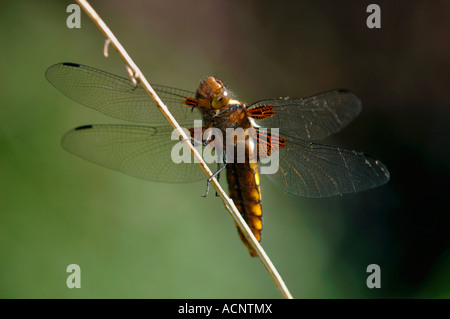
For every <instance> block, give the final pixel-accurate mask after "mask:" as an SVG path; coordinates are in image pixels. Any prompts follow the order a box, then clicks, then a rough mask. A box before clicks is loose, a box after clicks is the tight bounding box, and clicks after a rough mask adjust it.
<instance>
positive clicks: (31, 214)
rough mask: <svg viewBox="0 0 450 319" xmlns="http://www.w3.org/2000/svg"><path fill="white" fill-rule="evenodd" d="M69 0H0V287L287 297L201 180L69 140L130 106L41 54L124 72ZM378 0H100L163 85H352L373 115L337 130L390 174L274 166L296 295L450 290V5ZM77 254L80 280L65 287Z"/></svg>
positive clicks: (288, 275) (342, 142)
mask: <svg viewBox="0 0 450 319" xmlns="http://www.w3.org/2000/svg"><path fill="white" fill-rule="evenodd" d="M69 3H70V1H46V2H40V3H39V4H38V3H36V2H34V1H25V0H23V1H14V2H13V1H4V2H2V3H1V4H0V43H1V44H0V47H1V50H0V61H1V69H2V77H1V78H0V194H1V195H0V297H2V298H278V297H279V296H280V295H279V293H278V291H277V290H276V288H275V287H274V285H273V283H272V282H271V280H270V278H269V277H268V276H267V274H266V273H265V270H264V268H263V267H262V265H261V263H260V262H259V261H258V260H257V259H251V258H250V257H249V256H248V253H247V251H246V249H245V247H244V246H243V245H242V243H241V242H240V240H239V238H238V236H237V232H236V229H235V226H234V224H233V221H232V219H231V217H229V216H228V214H227V213H226V211H225V210H224V209H223V207H222V206H221V201H220V200H219V199H218V198H215V197H214V196H209V197H208V198H206V199H203V198H201V197H200V195H201V194H203V192H204V182H199V183H194V184H158V183H153V182H146V181H141V180H138V179H134V178H132V177H129V176H126V175H123V174H120V173H117V172H115V171H111V170H108V169H105V168H102V167H99V166H96V165H94V164H91V163H89V162H86V161H83V160H81V159H79V158H77V157H75V156H72V155H71V154H69V153H66V152H65V151H64V150H63V149H62V148H61V146H60V139H61V137H62V135H63V134H64V133H65V132H66V131H67V130H69V129H71V128H73V127H76V126H79V125H83V124H94V123H116V122H117V121H116V120H114V119H110V118H108V117H106V116H104V115H101V114H99V113H96V112H95V111H92V110H90V109H87V108H85V107H83V106H80V105H78V104H76V103H75V102H73V101H71V100H69V99H68V98H66V97H65V96H63V95H62V94H60V93H59V92H58V91H57V90H55V89H54V88H53V87H52V86H51V85H50V84H49V83H47V82H46V80H45V77H44V73H45V70H46V68H47V67H49V66H50V65H52V64H54V63H57V62H66V61H67V62H69V61H70V62H78V63H82V64H87V65H90V66H93V67H97V68H100V69H104V70H107V71H109V72H111V73H116V74H121V75H123V76H125V74H126V73H125V70H124V67H123V63H122V61H121V60H120V59H119V58H118V57H117V55H116V54H115V52H113V51H112V50H111V51H110V55H111V57H110V58H108V59H105V58H104V57H103V55H102V54H103V53H102V52H103V41H104V39H103V36H102V35H101V33H100V32H99V31H98V30H97V29H96V28H95V27H94V25H93V23H92V22H91V21H90V20H89V19H88V18H87V17H86V16H85V15H84V13H82V28H81V29H68V28H67V27H66V24H65V23H66V18H67V16H68V13H66V7H67V5H68V4H69ZM370 3H373V1H314V2H313V1H309V2H306V1H283V2H281V1H278V2H275V1H211V0H210V1H203V0H202V1H200V0H198V1H178V0H177V1H137V0H136V1H91V4H92V5H93V7H94V8H95V9H96V10H97V11H98V13H99V14H100V15H101V16H102V18H103V19H104V20H105V22H106V23H107V24H108V25H109V26H110V28H111V29H112V31H113V32H115V34H116V36H117V37H118V39H119V40H120V41H121V42H122V44H123V45H124V46H125V48H126V49H127V50H128V52H129V53H130V55H131V56H132V58H133V59H134V60H135V62H136V63H137V64H138V65H139V66H140V68H141V70H142V71H144V73H145V75H146V77H147V79H149V81H150V82H152V83H158V84H162V85H168V86H172V87H179V88H182V89H186V90H191V91H195V90H196V88H197V86H198V83H199V81H200V80H202V79H204V78H205V77H206V76H208V75H215V76H217V77H219V78H220V79H222V80H223V81H224V82H225V83H226V84H227V86H228V87H229V88H230V89H231V90H232V91H233V92H234V93H235V95H236V96H237V97H238V98H239V99H241V100H244V101H246V102H249V103H251V102H253V101H256V100H260V99H264V98H272V97H279V96H290V97H304V96H310V95H313V94H316V93H319V92H323V91H327V90H330V89H334V88H347V89H350V90H352V91H353V92H355V93H356V94H357V96H358V97H359V98H360V99H361V100H362V102H363V111H362V113H361V115H360V116H359V117H358V118H357V119H356V120H355V121H354V122H353V123H351V124H350V125H349V126H348V127H347V128H345V129H344V130H343V131H342V132H341V133H339V134H337V135H335V136H333V137H331V138H329V139H327V140H326V141H324V142H325V143H328V144H333V145H339V146H343V147H347V148H352V149H357V150H363V151H366V152H368V153H371V154H374V155H376V156H377V157H379V158H380V159H381V160H382V161H383V163H384V164H385V165H386V166H387V167H388V168H389V171H390V173H391V180H390V182H389V183H388V184H386V185H384V186H382V187H379V188H376V189H373V190H370V191H366V192H362V193H358V194H352V195H345V196H342V197H334V198H327V199H305V198H300V197H295V196H292V195H288V194H284V193H283V192H282V191H280V190H279V189H277V188H276V187H275V186H274V185H272V184H271V182H270V181H269V180H268V179H266V178H263V180H262V185H261V187H262V195H263V209H264V222H265V228H264V238H263V242H262V244H263V247H264V248H265V249H266V251H267V253H268V254H269V256H270V257H271V259H272V261H273V262H274V264H275V265H276V266H277V268H278V270H279V272H280V274H281V275H282V277H283V279H284V280H285V282H286V284H287V286H288V287H289V289H290V290H291V293H292V294H293V296H294V297H296V298H448V297H449V296H450V288H449V287H450V275H449V269H450V250H449V247H450V240H449V239H450V236H449V224H450V214H449V213H450V209H449V208H450V205H449V199H448V197H449V195H450V181H449V180H450V148H449V146H450V145H449V141H450V128H449V127H450V90H449V84H450V77H449V74H450V41H449V40H448V38H449V37H448V35H449V31H450V2H448V1H433V2H431V1H415V2H413V3H412V2H410V1H377V2H375V3H377V4H378V5H379V6H380V7H381V29H369V28H367V26H366V19H367V17H368V15H369V13H367V12H366V8H367V6H368V5H369V4H370ZM223 184H224V186H225V187H226V182H224V183H223ZM72 263H76V264H79V265H80V267H81V270H82V288H81V289H72V290H71V289H68V288H67V287H66V278H67V275H68V273H66V267H67V265H69V264H72ZM369 264H378V265H379V266H380V268H381V288H380V289H369V288H367V286H366V278H367V276H368V275H369V274H368V273H367V272H366V268H367V266H368V265H369Z"/></svg>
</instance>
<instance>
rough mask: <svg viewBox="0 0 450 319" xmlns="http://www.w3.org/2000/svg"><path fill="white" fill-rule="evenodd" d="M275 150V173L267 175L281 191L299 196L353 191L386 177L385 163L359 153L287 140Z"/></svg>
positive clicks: (367, 186) (366, 187) (381, 182)
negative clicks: (277, 166)
mask: <svg viewBox="0 0 450 319" xmlns="http://www.w3.org/2000/svg"><path fill="white" fill-rule="evenodd" d="M277 153H278V155H279V169H278V172H277V173H275V174H273V175H267V176H268V177H269V179H271V180H272V181H273V182H275V183H276V184H278V185H279V186H280V187H281V188H282V189H283V190H284V191H286V192H288V193H292V194H295V195H299V196H304V197H315V198H318V197H328V196H332V195H340V194H346V193H355V192H359V191H363V190H367V189H370V188H373V187H376V186H379V185H382V184H384V183H386V182H387V181H388V180H389V171H388V170H387V168H386V166H384V165H383V163H381V161H380V160H378V159H377V158H375V157H373V156H372V155H369V154H367V153H363V152H357V151H353V150H347V149H342V148H338V147H333V146H327V145H320V144H315V143H305V142H303V141H301V140H293V139H289V140H287V141H286V142H285V146H284V147H283V148H281V149H280V150H279V152H277ZM272 155H275V154H272Z"/></svg>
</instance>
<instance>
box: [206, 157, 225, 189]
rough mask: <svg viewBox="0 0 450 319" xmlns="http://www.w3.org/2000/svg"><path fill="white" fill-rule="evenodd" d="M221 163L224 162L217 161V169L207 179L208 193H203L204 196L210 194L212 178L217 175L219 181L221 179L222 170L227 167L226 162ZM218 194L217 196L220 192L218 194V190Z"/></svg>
mask: <svg viewBox="0 0 450 319" xmlns="http://www.w3.org/2000/svg"><path fill="white" fill-rule="evenodd" d="M221 164H222V163H217V171H216V172H215V173H214V174H213V175H212V176H211V177H210V178H208V180H207V181H206V193H205V194H203V195H202V197H206V196H208V193H209V183H210V182H211V180H212V179H213V178H214V177H217V180H218V181H219V180H220V172H222V171H223V170H224V169H225V167H226V165H225V164H223V165H221ZM216 196H217V197H218V196H219V194H217V192H216Z"/></svg>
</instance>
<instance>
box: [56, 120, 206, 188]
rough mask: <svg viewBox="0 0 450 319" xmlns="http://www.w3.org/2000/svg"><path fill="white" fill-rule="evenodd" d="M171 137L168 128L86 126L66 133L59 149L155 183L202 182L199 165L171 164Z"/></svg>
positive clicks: (175, 142)
mask: <svg viewBox="0 0 450 319" xmlns="http://www.w3.org/2000/svg"><path fill="white" fill-rule="evenodd" d="M171 134H172V129H171V128H170V127H147V126H130V125H86V126H81V127H78V128H76V129H73V130H71V131H69V132H67V133H66V134H65V135H64V137H63V139H62V146H63V147H64V149H66V150H67V151H69V152H71V153H73V154H75V155H77V156H79V157H82V158H84V159H86V160H88V161H91V162H93V163H96V164H99V165H101V166H105V167H108V168H112V169H115V170H118V171H121V172H123V173H125V174H128V175H131V176H135V177H139V178H142V179H147V180H151V181H157V182H191V181H196V180H201V179H205V178H206V177H205V175H204V173H203V172H202V170H201V169H200V167H199V165H198V164H196V163H180V164H175V163H174V162H173V161H172V159H171V152H172V148H173V147H174V146H175V145H176V144H177V143H179V141H178V140H174V141H173V140H171ZM178 145H180V144H178ZM186 152H188V153H189V151H188V150H186ZM189 156H190V157H191V155H190V154H189ZM214 167H215V166H212V167H211V169H214Z"/></svg>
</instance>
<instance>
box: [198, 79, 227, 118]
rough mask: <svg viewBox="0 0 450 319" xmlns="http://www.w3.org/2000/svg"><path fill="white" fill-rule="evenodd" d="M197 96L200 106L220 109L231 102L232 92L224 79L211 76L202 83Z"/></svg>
mask: <svg viewBox="0 0 450 319" xmlns="http://www.w3.org/2000/svg"><path fill="white" fill-rule="evenodd" d="M196 98H197V100H198V105H199V106H203V107H205V108H210V109H215V110H219V109H221V108H223V107H225V106H227V105H228V103H229V102H230V92H229V91H228V89H227V88H226V87H225V86H224V85H223V83H222V81H220V80H218V79H216V78H215V77H212V76H210V77H208V78H207V79H206V80H204V81H203V82H202V83H200V87H199V88H198V90H197V93H196Z"/></svg>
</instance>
